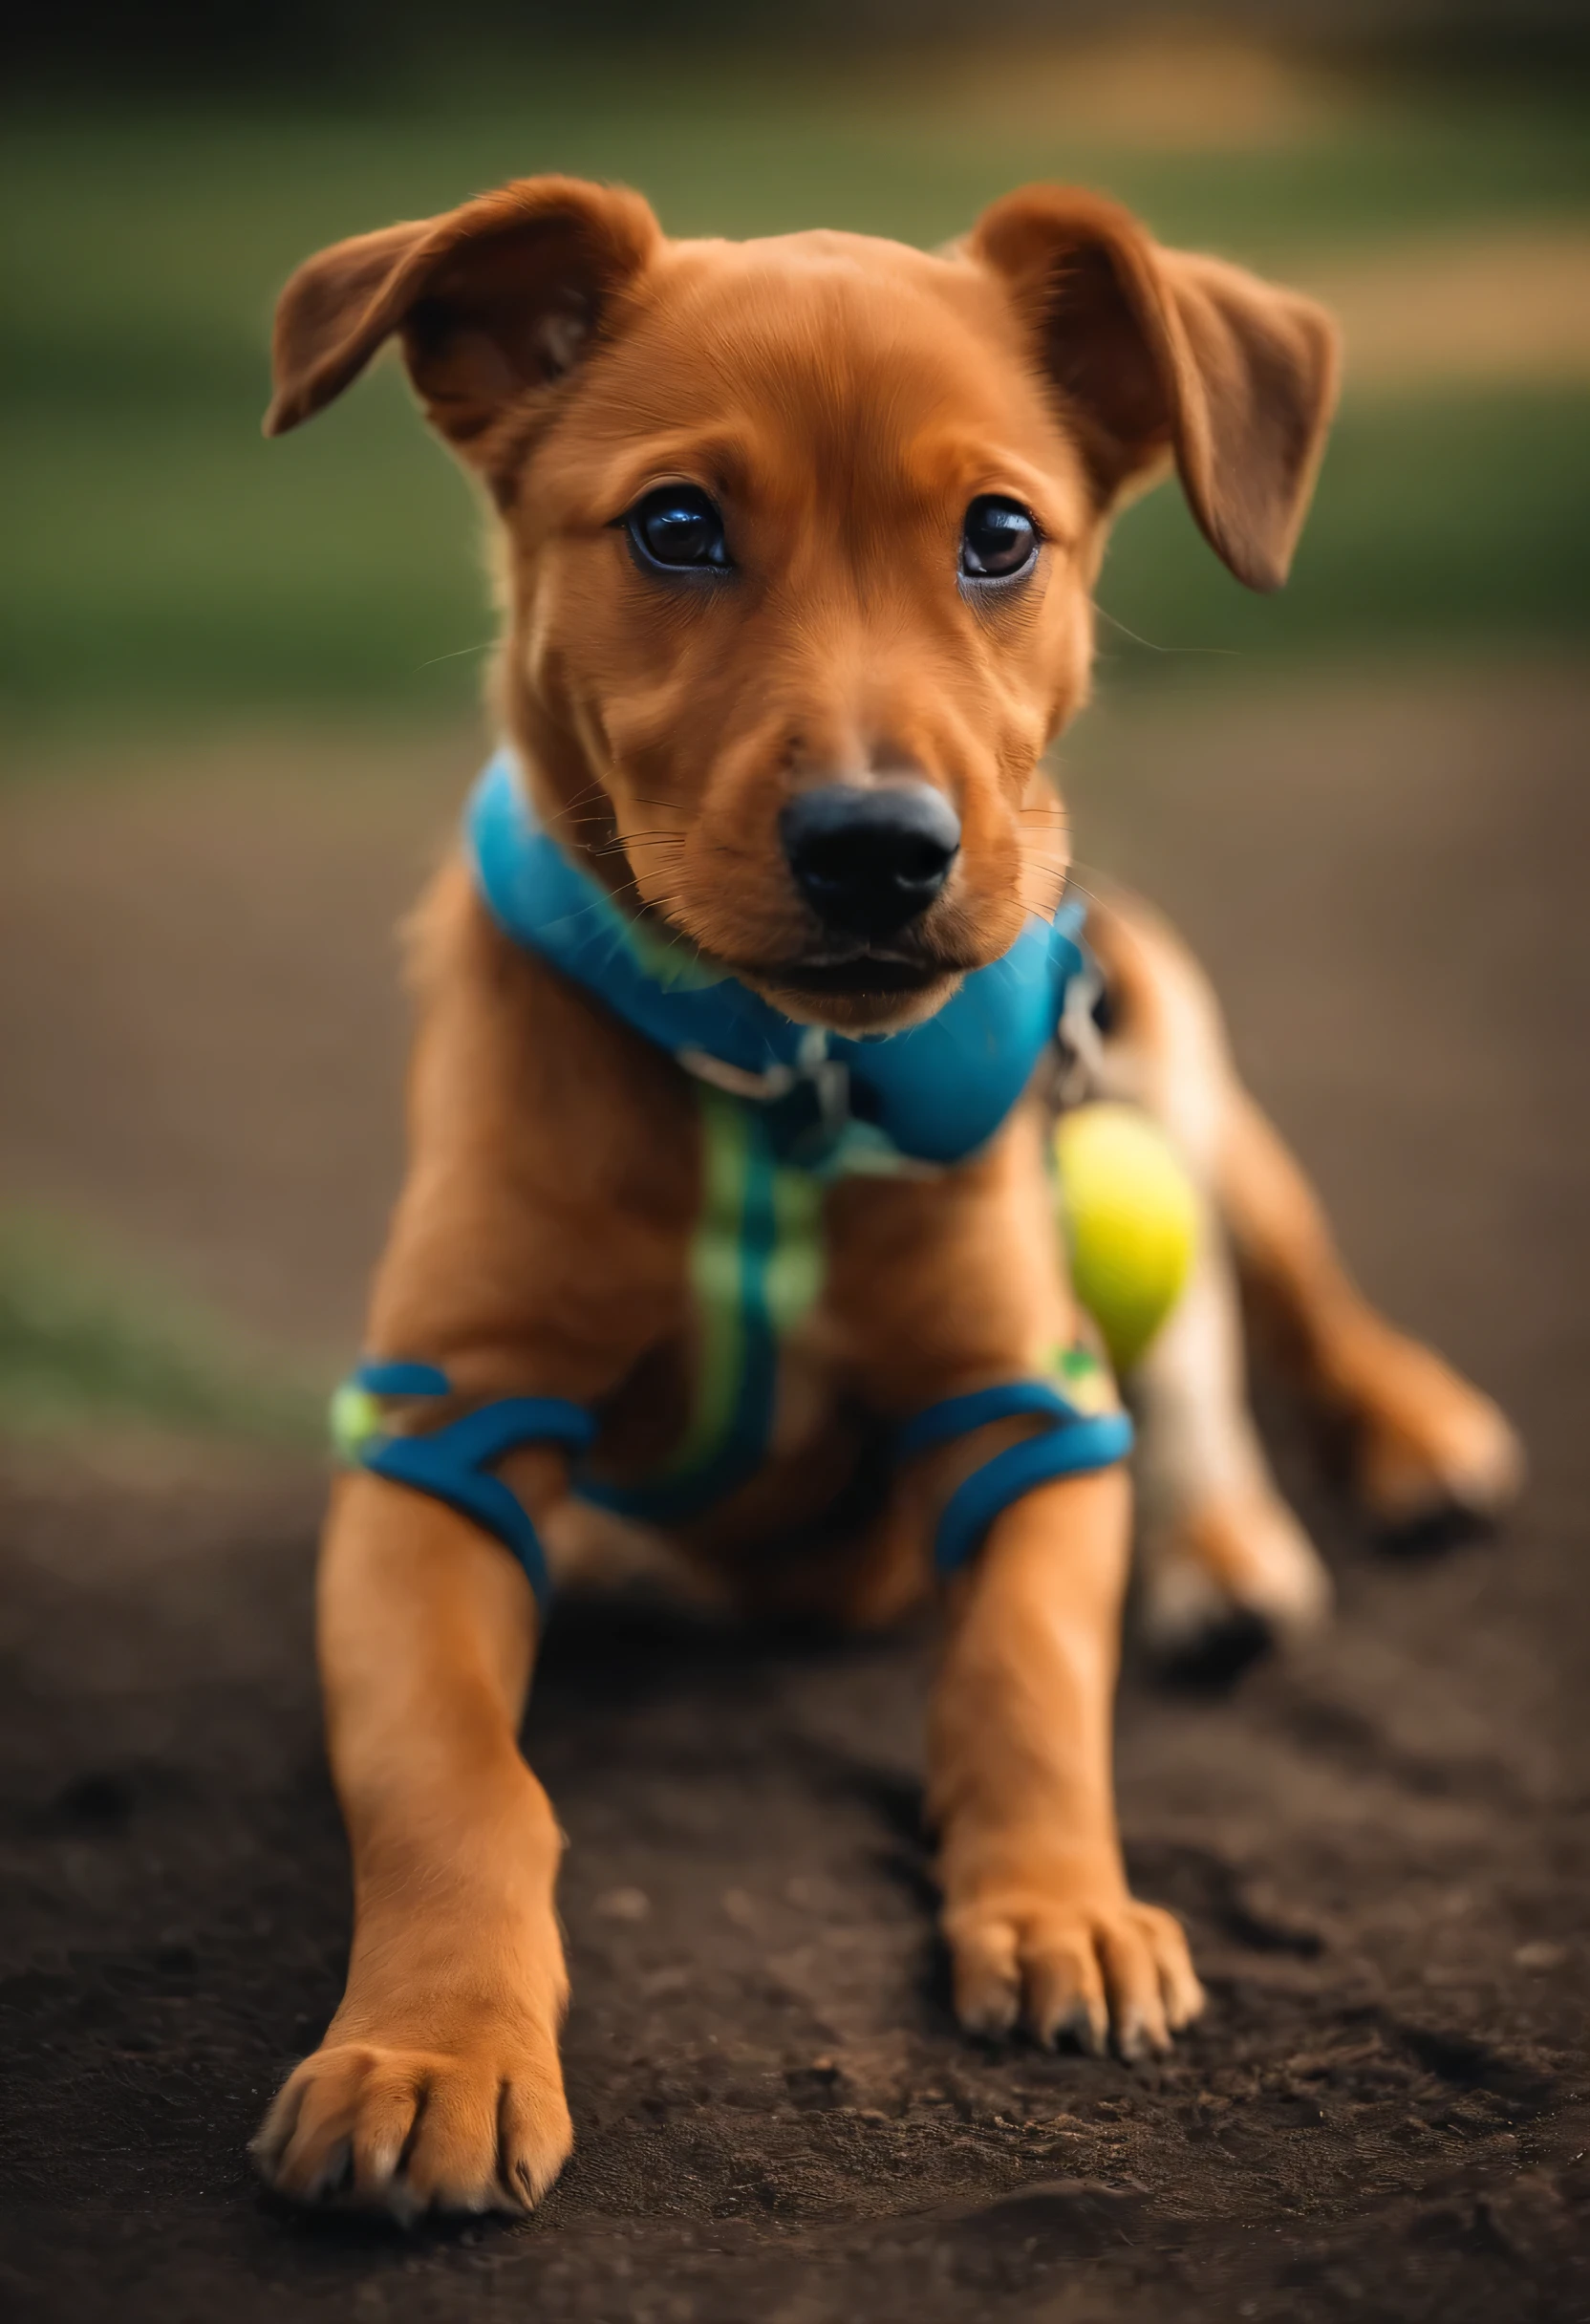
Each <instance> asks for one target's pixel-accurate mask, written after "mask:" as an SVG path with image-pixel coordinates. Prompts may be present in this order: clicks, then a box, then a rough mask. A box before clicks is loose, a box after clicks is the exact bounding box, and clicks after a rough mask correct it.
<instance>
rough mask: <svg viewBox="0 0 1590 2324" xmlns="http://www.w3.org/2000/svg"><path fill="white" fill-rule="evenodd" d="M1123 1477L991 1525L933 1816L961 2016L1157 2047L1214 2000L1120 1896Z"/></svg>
mask: <svg viewBox="0 0 1590 2324" xmlns="http://www.w3.org/2000/svg"><path fill="white" fill-rule="evenodd" d="M1129 1498H1130V1496H1129V1490H1128V1482H1127V1478H1126V1476H1125V1474H1124V1473H1123V1472H1122V1471H1120V1470H1112V1471H1107V1472H1106V1473H1104V1474H1100V1475H1094V1476H1084V1477H1074V1478H1068V1479H1065V1480H1064V1481H1062V1482H1059V1483H1055V1484H1050V1485H1046V1486H1043V1487H1042V1488H1040V1489H1039V1490H1038V1491H1037V1492H1035V1493H1031V1494H1029V1495H1028V1496H1026V1498H1025V1499H1023V1500H1021V1501H1018V1502H1016V1503H1015V1504H1014V1506H1013V1507H1011V1508H1009V1509H1007V1510H1006V1511H1005V1512H1004V1514H1003V1515H1002V1516H1001V1517H998V1518H997V1519H996V1521H995V1523H994V1524H993V1525H992V1526H991V1527H990V1529H989V1533H988V1536H987V1539H986V1540H985V1541H984V1543H983V1546H982V1549H981V1552H980V1554H979V1556H978V1560H977V1562H976V1564H975V1565H974V1566H973V1567H972V1569H971V1570H970V1571H969V1572H968V1573H967V1574H965V1575H964V1576H963V1577H961V1578H960V1579H959V1580H957V1581H956V1583H955V1584H954V1585H953V1587H952V1590H951V1593H950V1597H951V1606H950V1635H949V1639H948V1642H947V1645H946V1648H945V1653H944V1660H943V1665H942V1668H941V1669H940V1672H939V1676H938V1680H937V1685H936V1687H935V1693H934V1699H933V1709H932V1716H931V1728H930V1744H929V1753H930V1760H929V1764H930V1792H929V1799H930V1806H931V1809H932V1813H933V1815H934V1818H935V1822H936V1824H937V1827H938V1831H939V1835H940V1854H939V1880H940V1883H941V1885H942V1889H943V1895H944V1909H943V1926H944V1932H945V1935H946V1937H947V1939H948V1941H949V1945H950V1950H951V1953H952V1956H953V1960H954V1971H955V1996H956V2012H957V2014H958V2015H959V2017H960V2019H961V2022H962V2024H964V2025H965V2026H967V2027H968V2028H969V2029H971V2030H972V2031H974V2032H977V2033H981V2034H1003V2033H1006V2032H1008V2031H1009V2030H1010V2029H1011V2028H1012V2027H1013V2026H1014V2025H1015V2024H1016V2022H1017V2021H1018V2019H1019V2018H1022V2019H1024V2020H1025V2022H1026V2023H1027V2025H1028V2026H1029V2027H1030V2028H1031V2030H1032V2032H1033V2033H1034V2034H1036V2035H1037V2036H1038V2038H1039V2039H1040V2040H1041V2041H1044V2042H1053V2041H1056V2040H1058V2039H1059V2038H1061V2037H1062V2036H1063V2035H1070V2036H1072V2037H1074V2038H1076V2039H1078V2040H1080V2041H1081V2042H1082V2043H1083V2045H1084V2046H1085V2048H1087V2049H1090V2050H1094V2051H1099V2050H1102V2049H1103V2048H1104V2046H1105V2042H1106V2040H1107V2036H1108V2034H1110V2032H1111V2030H1113V2033H1114V2037H1115V2042H1116V2046H1117V2048H1118V2049H1119V2050H1120V2052H1121V2054H1122V2055H1123V2056H1127V2057H1135V2056H1138V2055H1142V2053H1143V2052H1144V2051H1146V2050H1164V2049H1165V2048H1166V2047H1168V2045H1169V2040H1170V2036H1171V2034H1172V2033H1174V2032H1175V2031H1176V2029H1177V2028H1178V2027H1181V2026H1184V2025H1186V2024H1188V2023H1189V2022H1190V2020H1191V2019H1192V2018H1193V2017H1194V2016H1196V2014H1197V2012H1198V2011H1199V2010H1200V2008H1201V2007H1202V2001H1203V1996H1202V1993H1201V1991H1200V1989H1199V1986H1198V1981H1197V1978H1196V1977H1195V1975H1194V1974H1193V1970H1192V1962H1191V1960H1190V1959H1189V1956H1188V1950H1187V1941H1186V1939H1185V1938H1184V1936H1183V1935H1182V1931H1181V1928H1180V1926H1179V1925H1178V1924H1177V1922H1176V1921H1175V1920H1174V1919H1173V1918H1172V1917H1171V1914H1170V1913H1168V1912H1164V1911H1161V1910H1160V1909H1159V1908H1158V1907H1157V1906H1155V1905H1151V1904H1138V1903H1137V1902H1136V1900H1135V1899H1134V1898H1133V1897H1132V1895H1131V1894H1130V1892H1129V1890H1128V1886H1127V1877H1126V1870H1125V1866H1124V1865H1123V1863H1122V1860H1121V1849H1120V1841H1119V1839H1118V1837H1117V1833H1116V1825H1115V1810H1114V1798H1113V1784H1112V1777H1111V1754H1110V1720H1111V1707H1112V1702H1113V1697H1114V1688H1115V1672H1116V1662H1117V1640H1118V1636H1119V1630H1120V1614H1121V1600H1122V1594H1123V1590H1124V1587H1125V1582H1126V1573H1127V1562H1128V1533H1129V1526H1130V1514H1129Z"/></svg>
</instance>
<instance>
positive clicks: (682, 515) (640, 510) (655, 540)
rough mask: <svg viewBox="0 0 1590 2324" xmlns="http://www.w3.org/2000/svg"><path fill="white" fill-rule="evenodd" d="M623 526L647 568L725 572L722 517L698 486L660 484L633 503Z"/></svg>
mask: <svg viewBox="0 0 1590 2324" xmlns="http://www.w3.org/2000/svg"><path fill="white" fill-rule="evenodd" d="M624 522H625V524H626V525H627V526H628V527H629V533H630V539H631V540H632V541H633V542H634V546H635V549H636V552H637V553H638V555H639V556H640V557H641V558H642V560H643V561H644V562H645V563H646V564H649V565H666V566H668V567H670V568H671V569H673V570H678V569H680V568H682V567H689V566H696V567H698V568H699V567H706V568H707V569H708V570H713V571H717V572H726V571H727V570H728V568H729V549H728V543H727V542H726V541H725V540H724V538H723V519H722V515H721V513H720V510H719V509H718V508H717V507H716V506H714V504H713V502H712V501H710V500H709V499H708V497H707V495H706V494H705V493H704V492H703V491H701V490H700V488H699V486H698V485H696V484H659V485H658V486H657V489H656V490H655V492H648V493H647V495H646V497H645V499H644V500H642V501H636V503H635V505H634V507H633V508H632V509H631V510H630V513H629V515H628V516H627V517H626V518H625V520H624Z"/></svg>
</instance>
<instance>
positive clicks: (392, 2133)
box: [253, 2030, 574, 2226]
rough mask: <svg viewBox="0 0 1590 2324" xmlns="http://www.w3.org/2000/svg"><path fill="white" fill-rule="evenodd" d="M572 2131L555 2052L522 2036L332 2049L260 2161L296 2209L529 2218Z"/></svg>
mask: <svg viewBox="0 0 1590 2324" xmlns="http://www.w3.org/2000/svg"><path fill="white" fill-rule="evenodd" d="M573 2136H574V2134H573V2130H572V2127H571V2125H570V2123H569V2108H568V2105H567V2103H566V2102H565V2099H564V2095H563V2077H562V2074H561V2071H560V2069H559V2066H558V2059H557V2050H556V2047H555V2044H554V2043H553V2042H552V2041H551V2040H550V2038H549V2037H548V2038H547V2039H546V2041H545V2043H543V2042H542V2040H541V2039H540V2038H539V2037H538V2036H535V2035H533V2034H532V2035H530V2036H529V2037H528V2039H526V2036H525V2034H523V2033H521V2032H519V2031H517V2030H516V2032H515V2034H514V2036H513V2038H512V2040H511V2041H510V2040H504V2041H502V2042H501V2043H494V2042H491V2041H489V2040H487V2041H483V2042H482V2043H481V2045H480V2046H479V2047H478V2048H472V2049H471V2050H470V2051H468V2052H467V2053H466V2054H465V2055H447V2054H445V2053H441V2052H433V2051H427V2050H419V2049H407V2048H396V2047H393V2048H389V2047H387V2046H386V2045H384V2044H382V2043H379V2042H370V2041H344V2042H337V2043H329V2044H328V2045H327V2046H326V2047H325V2048H324V2049H321V2050H317V2051H316V2052H315V2053H314V2055H313V2056H312V2057H307V2058H305V2060H304V2062H303V2064H302V2065H301V2066H300V2067H299V2068H298V2070H297V2072H296V2073H295V2074H293V2076H292V2077H291V2078H290V2080H289V2081H288V2083H287V2084H286V2086H285V2088H284V2089H283V2090H282V2091H281V2092H280V2094H279V2095H278V2097H277V2098H276V2101H275V2103H274V2105H273V2106H272V2107H271V2109H270V2111H269V2114H268V2115H267V2116H266V2119H265V2121H264V2123H263V2125H262V2126H261V2129H260V2133H259V2136H258V2138H257V2139H256V2140H255V2141H254V2145H253V2154H254V2159H255V2161H256V2162H257V2163H258V2164H259V2167H260V2171H261V2174H262V2175H263V2177H264V2178H265V2180H266V2182H267V2184H269V2186H271V2187H273V2188H274V2189H275V2190H276V2191H277V2193H279V2194H282V2195H287V2196H290V2197H291V2198H292V2200H293V2201H295V2202H298V2203H309V2204H315V2203H327V2204H331V2203H336V2204H345V2205H347V2204H351V2205H354V2206H358V2207H361V2208H365V2209H377V2210H378V2209H385V2210H387V2211H390V2212H391V2213H392V2214H393V2216H394V2217H395V2218H397V2219H398V2220H400V2221H401V2222H402V2223H403V2224H404V2225H405V2226H408V2225H411V2224H412V2223H413V2222H414V2221H415V2220H416V2219H418V2218H419V2217H420V2216H421V2214H422V2213H424V2212H426V2211H430V2210H436V2211H526V2210H528V2209H529V2208H530V2207H531V2206H532V2205H534V2204H536V2203H538V2202H539V2201H540V2199H541V2197H542V2196H543V2195H544V2194H545V2193H546V2192H547V2189H548V2187H549V2186H550V2185H551V2184H552V2182H553V2180H554V2179H555V2178H556V2177H557V2175H558V2173H559V2171H560V2170H561V2169H562V2168H563V2165H564V2163H566V2162H567V2160H568V2157H569V2148H570V2147H571V2146H572V2144H573Z"/></svg>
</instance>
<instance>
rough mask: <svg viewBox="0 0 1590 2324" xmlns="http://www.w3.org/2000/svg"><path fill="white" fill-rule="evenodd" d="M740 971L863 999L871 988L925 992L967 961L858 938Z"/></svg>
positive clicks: (789, 988)
mask: <svg viewBox="0 0 1590 2324" xmlns="http://www.w3.org/2000/svg"><path fill="white" fill-rule="evenodd" d="M739 973H740V974H741V976H747V975H748V976H749V977H750V978H751V979H752V980H753V981H754V982H755V983H757V984H760V985H761V986H763V989H764V990H768V989H774V990H777V991H779V992H784V993H809V994H810V995H811V996H812V998H813V999H814V1000H819V999H822V998H824V997H825V996H827V997H832V998H840V997H843V998H845V999H847V1000H865V999H866V998H867V997H868V996H869V995H870V994H874V993H875V994H877V995H879V996H880V997H884V996H888V995H899V994H902V993H904V994H911V993H925V992H929V991H931V990H932V988H933V987H934V986H935V984H941V983H942V982H943V981H944V979H945V978H946V977H959V976H962V975H964V973H965V966H964V963H963V962H961V961H959V960H941V959H939V958H936V957H935V955H932V954H928V953H923V952H918V951H916V950H915V949H914V948H913V949H910V950H907V949H905V948H904V947H896V946H890V945H881V944H858V945H856V946H854V947H853V948H852V949H849V950H847V951H845V952H825V953H813V954H808V955H806V956H804V957H803V958H799V959H794V960H773V961H759V962H758V963H757V965H756V967H755V968H754V969H752V968H749V967H746V968H742V969H741V971H740V972H739Z"/></svg>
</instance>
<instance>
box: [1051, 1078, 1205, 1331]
mask: <svg viewBox="0 0 1590 2324" xmlns="http://www.w3.org/2000/svg"><path fill="white" fill-rule="evenodd" d="M1054 1155H1055V1174H1056V1194H1057V1200H1058V1207H1059V1211H1060V1216H1061V1223H1062V1226H1063V1228H1064V1234H1065V1239H1066V1242H1067V1245H1068V1247H1069V1250H1070V1256H1071V1282H1072V1287H1073V1289H1074V1290H1075V1292H1076V1295H1077V1297H1078V1299H1079V1300H1080V1301H1081V1302H1082V1304H1083V1305H1084V1306H1085V1308H1086V1309H1087V1312H1088V1314H1089V1315H1090V1316H1091V1317H1092V1318H1093V1321H1094V1322H1095V1323H1097V1324H1098V1326H1099V1329H1100V1331H1101V1332H1103V1334H1104V1338H1105V1345H1106V1346H1107V1348H1108V1349H1109V1355H1110V1361H1111V1363H1112V1364H1113V1365H1114V1366H1115V1368H1116V1370H1117V1372H1128V1371H1130V1369H1131V1367H1132V1366H1133V1365H1134V1364H1135V1363H1136V1362H1137V1360H1138V1358H1139V1357H1140V1356H1141V1355H1142V1354H1143V1352H1144V1350H1145V1349H1146V1348H1147V1347H1148V1345H1149V1343H1150V1341H1151V1340H1152V1338H1153V1336H1154V1334H1155V1332H1156V1331H1158V1329H1159V1327H1160V1325H1161V1324H1162V1323H1164V1321H1165V1319H1166V1317H1167V1316H1168V1315H1169V1314H1170V1312H1171V1308H1172V1307H1173V1306H1174V1305H1175V1303H1176V1302H1177V1300H1178V1299H1179V1298H1180V1297H1181V1294H1182V1291H1183V1288H1184V1287H1185V1285H1186V1282H1187V1279H1188V1276H1189V1274H1190V1273H1191V1272H1192V1259H1193V1254H1194V1252H1195V1250H1196V1247H1197V1239H1198V1214H1199V1201H1198V1194H1197V1190H1196V1188H1195V1187H1194V1186H1193V1184H1192V1178H1191V1177H1190V1176H1189V1174H1188V1172H1187V1167H1186V1165H1185V1163H1183V1161H1182V1160H1181V1158H1180V1156H1179V1155H1178V1154H1177V1152H1176V1151H1175V1149H1174V1147H1173V1146H1172V1145H1171V1141H1170V1139H1169V1138H1168V1137H1167V1136H1166V1135H1165V1132H1164V1131H1163V1130H1161V1129H1160V1128H1159V1127H1158V1125H1157V1124H1156V1123H1154V1122H1152V1121H1150V1118H1149V1116H1148V1115H1147V1114H1146V1113H1144V1112H1142V1111H1140V1109H1139V1108H1137V1107H1135V1106H1118V1105H1113V1104H1103V1103H1101V1104H1099V1105H1093V1106H1078V1107H1077V1108H1074V1110H1072V1111H1071V1112H1069V1113H1063V1114H1062V1115H1061V1117H1060V1120H1059V1121H1058V1122H1057V1123H1056V1124H1055V1133H1054Z"/></svg>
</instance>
